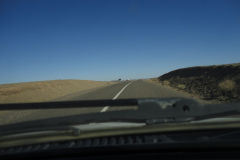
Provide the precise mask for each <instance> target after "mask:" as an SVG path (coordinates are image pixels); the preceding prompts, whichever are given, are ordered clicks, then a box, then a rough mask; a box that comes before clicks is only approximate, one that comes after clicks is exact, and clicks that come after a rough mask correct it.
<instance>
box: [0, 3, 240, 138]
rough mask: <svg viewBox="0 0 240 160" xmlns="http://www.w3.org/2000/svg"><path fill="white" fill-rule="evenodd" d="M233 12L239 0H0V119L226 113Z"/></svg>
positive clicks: (236, 59) (233, 81) (236, 77)
mask: <svg viewBox="0 0 240 160" xmlns="http://www.w3.org/2000/svg"><path fill="white" fill-rule="evenodd" d="M239 19H240V3H239V1H238V0H209V1H208V0H206V1H204V0H194V1H192V0H163V1H157V0H114V1H109V0H81V1H79V0H35V1H32V0H21V1H19V0H11V1H9V0H1V1H0V35H1V36H0V42H1V43H0V75H1V76H0V107H2V108H0V128H1V127H3V128H4V127H7V128H6V130H11V129H12V130H14V129H15V127H11V125H14V124H16V125H19V128H22V126H24V125H23V124H24V123H25V122H31V123H32V124H33V125H30V126H29V128H28V129H31V126H35V128H36V127H41V126H40V125H37V124H38V123H40V121H41V124H43V125H44V124H50V123H51V122H52V120H56V121H57V122H61V123H51V127H60V126H61V124H70V123H73V122H75V123H84V124H88V123H93V122H94V123H97V122H101V123H102V122H103V121H118V122H119V121H124V122H128V121H129V122H133V121H134V120H136V121H135V122H147V123H148V124H149V123H155V122H159V123H162V122H164V123H168V122H169V123H170V122H173V121H174V122H183V121H184V122H186V121H189V120H193V119H194V120H197V118H196V117H198V118H199V119H201V120H202V119H204V118H203V116H206V117H207V118H210V117H209V115H210V114H209V113H211V114H217V115H218V116H217V117H218V118H219V117H222V116H221V114H220V111H221V112H222V111H224V113H225V112H227V113H228V115H227V116H228V117H229V116H230V117H231V114H230V113H235V112H232V110H231V112H230V111H229V110H227V109H234V111H235V110H238V109H237V108H236V106H235V104H236V103H238V102H239V100H240V56H239V55H240V54H239V51H240V21H239ZM176 98H177V99H176ZM147 99H148V101H144V100H147ZM149 99H150V100H149ZM156 99H158V100H159V99H160V101H155V100H156ZM182 99H188V100H190V101H181V100H182ZM101 100H103V101H101ZM118 100H119V101H118ZM121 100H123V101H121ZM124 100H126V101H124ZM162 100H164V101H162ZM178 100H180V102H178ZM191 100H193V101H191ZM72 101H74V102H79V104H78V105H79V106H78V105H76V103H75V104H73V103H71V102H72ZM39 102H40V103H39ZM52 102H54V103H52ZM66 102H68V103H66ZM185 102H186V104H185ZM13 103H14V104H16V105H15V106H14V107H13V108H12V109H8V108H7V107H9V105H5V104H13ZM23 103H24V104H23ZM25 103H33V104H25ZM178 103H179V104H181V107H182V108H181V111H180V110H179V114H175V113H178V112H175V110H174V109H167V110H164V109H165V108H168V107H169V106H171V107H172V108H174V107H175V106H176V104H178ZM63 104H64V106H63ZM93 104H94V105H93ZM223 104H224V105H223ZM231 105H233V106H234V107H235V108H231V107H229V106H231ZM10 106H11V105H10ZM25 106H26V107H25ZM57 106H61V107H60V108H58V107H57ZM73 106H74V107H73ZM123 106H124V107H123ZM153 106H155V108H154V107H153ZM201 106H202V108H204V109H206V108H207V107H209V106H210V108H211V110H210V109H209V110H208V111H209V112H205V111H206V110H202V108H201ZM212 106H214V107H212ZM216 106H220V107H219V108H221V110H218V109H217V107H216ZM4 107H6V108H4ZM24 107H25V108H24ZM27 107H30V108H27ZM31 107H32V108H31ZM34 107H36V108H34ZM191 107H193V109H192V108H191ZM10 108H11V107H10ZM156 108H157V109H156ZM159 108H161V109H159ZM225 109H226V110H225ZM163 110H164V111H163ZM140 111H141V112H140ZM182 111H183V113H182ZM180 112H181V113H180ZM143 113H144V114H143ZM163 113H164V114H163ZM103 115H104V116H103ZM224 115H225V114H224ZM234 116H236V114H234ZM106 117H108V118H106ZM109 117H110V118H109ZM57 118H66V119H61V120H60V119H57ZM215 118H216V117H215ZM235 118H236V117H235ZM143 119H144V120H143ZM145 120H148V121H145ZM43 122H44V123H43ZM65 122H66V123H65ZM205 122H208V121H205ZM43 125H42V126H43ZM54 125H55V126H54ZM74 125H75V124H74ZM121 125H122V123H121ZM124 125H126V124H125V123H124ZM9 126H10V127H9ZM93 126H95V125H93ZM96 126H97V125H96ZM6 130H5V131H6ZM0 132H1V131H0ZM0 134H1V133H0Z"/></svg>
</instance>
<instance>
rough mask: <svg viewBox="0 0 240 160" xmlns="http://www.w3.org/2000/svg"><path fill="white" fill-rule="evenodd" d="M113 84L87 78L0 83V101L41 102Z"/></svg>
mask: <svg viewBox="0 0 240 160" xmlns="http://www.w3.org/2000/svg"><path fill="white" fill-rule="evenodd" d="M110 84H113V82H102V81H88V80H52V81H39V82H25V83H15V84H3V85H0V103H14V102H42V101H49V100H53V99H56V98H58V97H62V96H65V95H68V94H71V93H74V92H79V91H86V90H89V89H93V88H97V87H102V86H106V85H110Z"/></svg>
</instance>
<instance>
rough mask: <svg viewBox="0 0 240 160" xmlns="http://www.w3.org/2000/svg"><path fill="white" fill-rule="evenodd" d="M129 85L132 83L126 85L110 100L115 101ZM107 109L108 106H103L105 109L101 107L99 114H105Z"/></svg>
mask: <svg viewBox="0 0 240 160" xmlns="http://www.w3.org/2000/svg"><path fill="white" fill-rule="evenodd" d="M131 83H133V82H130V83H128V84H126V85H125V86H124V87H123V88H122V89H121V90H120V91H119V92H118V93H117V94H116V95H115V96H114V97H113V99H112V100H115V99H117V98H118V97H119V96H120V94H121V93H122V92H123V91H124V90H125V89H126V88H127V87H128V86H129V85H130V84H131ZM109 107H110V106H105V107H103V109H102V110H101V111H100V112H106V111H107V110H108V108H109Z"/></svg>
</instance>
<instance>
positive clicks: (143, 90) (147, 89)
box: [0, 80, 191, 125]
mask: <svg viewBox="0 0 240 160" xmlns="http://www.w3.org/2000/svg"><path fill="white" fill-rule="evenodd" d="M165 97H185V98H186V97H187V98H191V97H190V96H189V95H187V94H184V93H182V92H178V91H176V90H174V89H171V88H168V87H165V86H162V85H160V84H157V83H156V82H151V81H150V80H136V81H124V82H119V83H117V84H113V85H110V86H106V87H104V88H100V89H97V90H92V91H90V92H87V93H86V92H85V93H84V94H81V93H75V94H71V95H67V96H64V97H61V98H59V99H58V100H91V99H92V100H93V99H125V98H165ZM136 108H137V107H129V108H128V109H136ZM121 109H123V108H120V107H114V108H111V106H105V107H94V108H81V109H48V110H27V111H1V112H0V125H5V124H11V123H16V122H23V121H30V120H38V119H45V118H50V117H63V116H69V115H79V114H85V113H93V112H99V113H101V112H108V111H113V110H121ZM125 109H126V108H125Z"/></svg>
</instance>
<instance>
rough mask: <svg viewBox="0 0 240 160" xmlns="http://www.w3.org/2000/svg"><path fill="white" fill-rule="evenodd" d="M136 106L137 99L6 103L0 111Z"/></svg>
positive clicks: (1, 106) (0, 107) (0, 105)
mask: <svg viewBox="0 0 240 160" xmlns="http://www.w3.org/2000/svg"><path fill="white" fill-rule="evenodd" d="M134 105H135V106H136V105H138V99H115V100H110V99H106V100H80V101H55V102H36V103H6V104H0V110H33V109H63V108H64V109H72V108H85V107H100V106H113V107H114V106H115V107H117V106H134Z"/></svg>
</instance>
